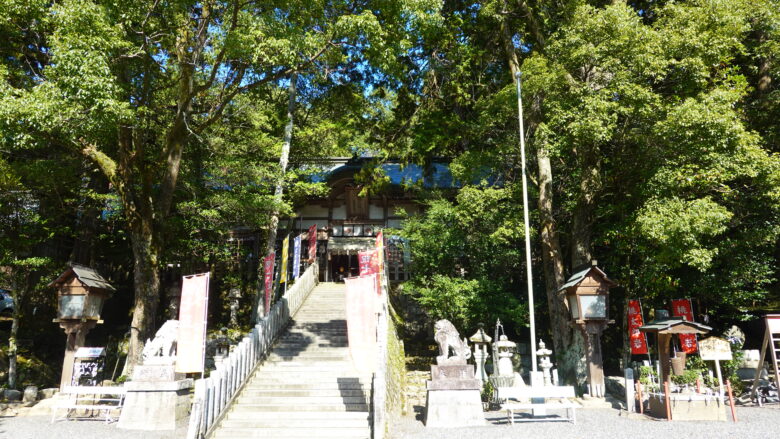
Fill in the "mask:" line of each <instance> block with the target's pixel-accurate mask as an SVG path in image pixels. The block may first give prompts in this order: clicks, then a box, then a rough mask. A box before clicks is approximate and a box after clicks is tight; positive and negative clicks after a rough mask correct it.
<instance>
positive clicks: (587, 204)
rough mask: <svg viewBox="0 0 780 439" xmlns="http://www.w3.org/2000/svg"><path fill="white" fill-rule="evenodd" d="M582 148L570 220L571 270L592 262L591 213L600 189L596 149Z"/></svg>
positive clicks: (599, 165)
mask: <svg viewBox="0 0 780 439" xmlns="http://www.w3.org/2000/svg"><path fill="white" fill-rule="evenodd" d="M582 148H583V149H582V159H581V160H580V166H581V169H582V178H581V180H580V195H579V199H578V200H577V205H576V207H575V208H574V214H573V218H572V233H571V241H572V242H571V268H572V270H574V269H575V268H576V267H577V266H580V265H583V264H589V263H590V261H591V260H593V250H592V248H591V234H592V227H593V212H594V210H595V207H596V193H597V192H598V190H599V187H600V177H599V174H600V172H601V161H600V160H599V159H598V154H599V153H598V149H597V148H596V147H595V146H588V145H583V146H582Z"/></svg>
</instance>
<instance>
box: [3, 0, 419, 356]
mask: <svg viewBox="0 0 780 439" xmlns="http://www.w3.org/2000/svg"><path fill="white" fill-rule="evenodd" d="M15 4H16V3H12V5H15ZM42 5H45V6H43V8H44V10H45V14H44V17H43V19H44V20H45V22H46V26H47V28H48V29H51V31H50V32H49V33H48V34H47V38H46V45H45V47H44V48H42V51H45V53H46V54H47V56H46V58H47V59H46V64H44V66H43V68H42V69H41V70H40V71H39V72H37V77H36V81H34V85H32V86H28V87H14V84H10V85H11V88H10V90H6V92H5V93H4V95H3V99H2V103H1V104H0V109H2V114H3V117H2V120H3V121H5V124H4V127H3V130H4V131H6V130H7V131H11V132H15V133H18V135H16V136H15V137H13V136H12V138H10V139H8V140H9V141H10V142H13V143H15V144H17V145H18V144H20V143H24V142H32V141H40V139H46V140H47V141H51V142H56V143H57V144H60V145H61V146H62V147H63V148H68V149H69V150H71V151H74V152H77V153H79V154H81V155H82V156H84V157H86V158H88V159H89V160H91V161H93V162H94V163H95V164H96V165H97V166H98V167H99V168H100V170H101V171H102V173H103V174H104V175H105V177H106V178H107V179H108V180H109V182H110V184H111V187H112V190H113V191H115V192H116V194H117V195H118V197H119V201H120V203H121V210H122V215H123V218H124V219H125V221H126V223H127V230H128V234H129V236H130V241H131V244H132V245H131V247H132V251H133V259H134V270H133V271H134V285H135V304H134V311H133V321H132V324H131V339H130V354H129V359H130V361H129V363H130V364H131V365H132V364H134V363H135V362H137V361H138V358H139V355H140V352H141V347H142V344H143V340H145V339H146V338H147V337H149V336H151V332H152V331H153V330H154V316H155V312H156V307H157V302H158V298H159V286H160V279H159V273H158V267H159V266H160V262H161V261H160V256H161V251H162V249H163V248H165V242H166V239H165V237H166V235H167V227H166V222H167V220H168V218H169V217H170V215H171V212H172V209H173V205H174V201H175V197H176V194H177V190H178V188H179V186H178V183H179V179H180V173H181V170H182V167H183V158H184V157H185V152H186V151H187V150H188V148H190V147H191V145H192V144H193V142H194V141H195V139H197V138H198V137H199V136H202V135H205V134H206V132H207V130H209V129H210V128H211V127H213V126H214V125H216V124H218V123H220V122H221V121H222V120H224V119H223V118H224V116H225V113H226V111H228V109H230V108H231V107H232V106H233V105H234V103H235V99H236V98H237V97H238V96H240V95H246V94H249V93H251V92H253V91H254V90H257V89H260V88H263V87H266V86H273V85H274V84H276V83H277V81H279V80H280V79H282V78H285V77H288V76H289V75H290V74H291V73H293V72H296V71H305V70H306V69H308V68H313V66H315V65H317V66H319V67H324V66H334V68H339V66H345V69H346V71H347V72H349V71H359V70H360V69H361V68H362V69H363V70H367V71H371V69H366V68H365V66H364V64H363V63H365V62H366V61H367V60H372V61H374V62H373V64H372V66H373V69H374V71H379V70H381V69H383V68H384V69H386V70H388V71H391V70H392V68H393V63H394V62H395V58H394V56H393V54H394V50H396V48H397V47H399V46H401V45H403V44H405V41H406V40H405V39H404V38H403V33H404V32H405V30H404V23H408V18H407V17H409V16H413V17H416V16H420V15H421V14H424V13H425V11H426V8H427V7H428V5H427V3H413V2H412V3H409V5H411V6H412V7H407V4H406V3H397V2H377V3H376V4H374V3H365V4H364V3H360V2H358V3H354V4H353V3H352V2H336V3H333V2H321V3H319V4H312V3H311V2H301V3H289V2H286V3H285V2H282V3H278V4H265V3H255V2H238V1H227V0H226V1H207V2H176V3H160V2H153V1H141V0H139V1H135V2H130V3H128V2H124V3H122V4H121V5H120V4H116V3H115V2H100V1H94V2H93V1H90V2H86V3H85V2H75V1H64V2H58V3H55V4H51V5H49V4H44V3H42ZM373 11H381V12H377V13H374V12H373ZM318 63H319V64H318Z"/></svg>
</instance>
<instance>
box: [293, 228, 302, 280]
mask: <svg viewBox="0 0 780 439" xmlns="http://www.w3.org/2000/svg"><path fill="white" fill-rule="evenodd" d="M299 277H301V235H298V236H296V237H295V240H293V279H295V280H298V278H299Z"/></svg>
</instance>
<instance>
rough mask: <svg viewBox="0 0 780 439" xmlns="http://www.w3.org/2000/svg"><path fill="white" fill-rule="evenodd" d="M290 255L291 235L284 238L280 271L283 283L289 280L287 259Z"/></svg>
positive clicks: (280, 281) (280, 278) (280, 280)
mask: <svg viewBox="0 0 780 439" xmlns="http://www.w3.org/2000/svg"><path fill="white" fill-rule="evenodd" d="M289 257H290V235H287V237H285V238H284V241H282V262H281V264H282V268H281V271H280V272H279V283H280V284H283V283H285V282H287V259H289Z"/></svg>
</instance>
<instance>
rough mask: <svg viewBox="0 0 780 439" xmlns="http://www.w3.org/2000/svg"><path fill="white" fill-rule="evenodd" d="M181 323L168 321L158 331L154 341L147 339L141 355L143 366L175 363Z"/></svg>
mask: <svg viewBox="0 0 780 439" xmlns="http://www.w3.org/2000/svg"><path fill="white" fill-rule="evenodd" d="M178 336H179V321H178V320H168V321H167V322H165V323H164V324H163V325H162V327H161V328H160V329H159V330H157V333H156V334H155V335H154V338H153V339H151V340H150V339H147V340H146V343H145V344H144V349H143V351H142V353H141V356H142V358H143V364H150V363H166V362H171V363H172V362H173V361H174V359H175V357H176V341H177V340H176V339H177V338H178Z"/></svg>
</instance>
